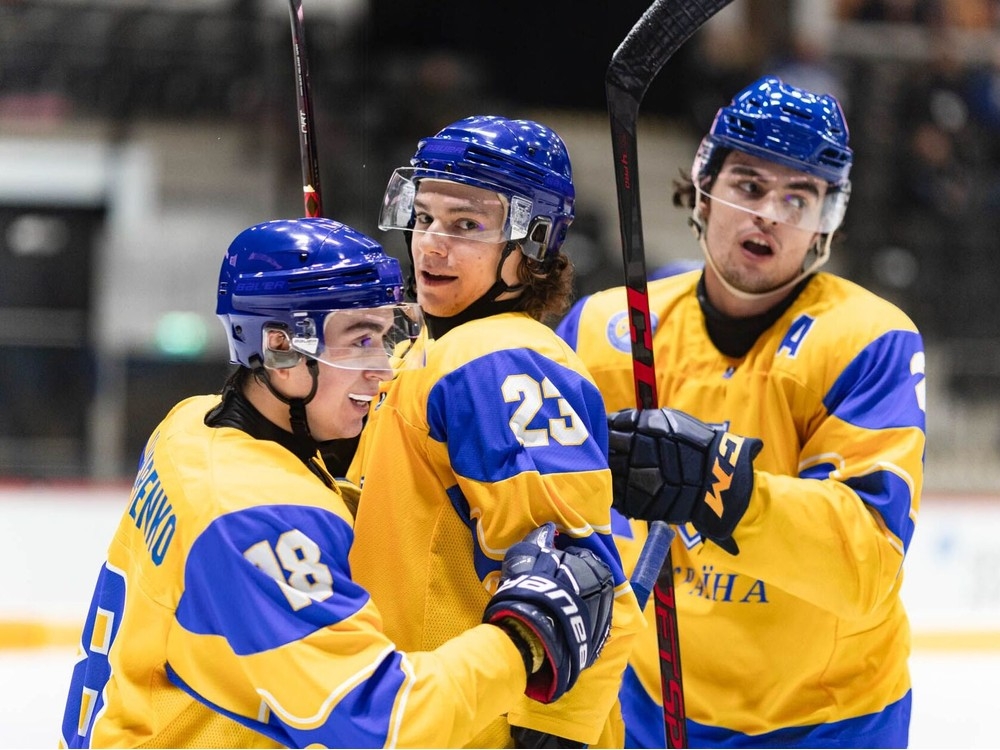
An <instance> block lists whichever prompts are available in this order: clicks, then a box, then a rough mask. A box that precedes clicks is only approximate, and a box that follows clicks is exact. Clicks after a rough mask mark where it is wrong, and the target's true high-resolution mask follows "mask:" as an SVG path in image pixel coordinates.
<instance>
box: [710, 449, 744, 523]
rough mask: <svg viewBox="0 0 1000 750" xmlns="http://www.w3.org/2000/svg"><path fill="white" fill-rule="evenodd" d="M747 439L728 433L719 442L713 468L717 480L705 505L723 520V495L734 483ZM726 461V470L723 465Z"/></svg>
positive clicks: (713, 474) (711, 487) (713, 483)
mask: <svg viewBox="0 0 1000 750" xmlns="http://www.w3.org/2000/svg"><path fill="white" fill-rule="evenodd" d="M745 442H746V438H744V437H740V436H739V435H733V434H732V433H730V432H726V433H724V434H723V435H722V439H721V440H720V441H719V455H718V456H716V459H715V466H713V467H712V476H713V477H715V480H714V481H713V482H712V485H711V486H710V487H709V488H708V493H707V494H706V495H705V504H706V505H708V507H709V508H711V509H712V510H714V511H715V515H717V516H718V517H719V518H722V512H723V505H722V493H723V492H726V491H728V490H729V487H730V485H732V483H733V472H734V471H735V470H736V462H737V461H739V460H740V451H741V450H742V449H743V444H744V443H745ZM723 460H725V464H726V465H725V468H723V466H722V463H723Z"/></svg>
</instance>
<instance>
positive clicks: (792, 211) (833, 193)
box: [691, 148, 850, 235]
mask: <svg viewBox="0 0 1000 750" xmlns="http://www.w3.org/2000/svg"><path fill="white" fill-rule="evenodd" d="M732 153H733V154H735V155H737V158H736V159H735V160H734V159H733V157H732V156H730V158H728V159H726V162H725V164H724V165H723V167H722V169H721V170H720V171H719V173H718V175H717V176H716V177H715V180H714V182H712V181H711V173H710V169H709V159H710V157H711V149H706V148H702V149H699V151H698V156H697V157H696V158H695V161H694V164H693V165H692V168H691V179H692V181H693V182H694V184H695V186H696V187H697V188H698V191H699V193H700V194H701V195H703V196H705V197H707V198H709V199H711V200H712V201H713V202H719V203H723V204H725V205H727V206H730V207H731V208H736V209H739V210H741V211H746V212H748V213H752V214H755V215H757V216H760V217H761V218H763V219H765V220H767V221H773V222H778V223H781V224H785V225H787V226H790V227H794V228H796V229H801V230H803V231H805V232H815V233H819V234H825V235H829V234H832V233H833V232H834V231H835V230H836V229H837V227H839V226H840V224H841V222H842V221H843V219H844V212H845V211H846V210H847V202H848V199H849V198H850V183H849V182H847V181H844V182H843V183H842V184H830V183H828V182H826V181H825V180H823V179H821V178H819V177H816V176H813V175H812V174H809V172H808V171H806V169H807V165H804V164H803V165H795V164H788V165H779V164H777V163H772V162H768V161H767V160H765V159H763V158H760V157H757V158H753V159H750V160H747V161H743V160H740V159H739V158H738V155H740V154H741V153H742V152H737V151H734V152H732ZM782 166H784V167H785V168H782ZM796 166H802V167H803V169H801V170H799V169H796ZM710 182H711V188H710V189H709V187H708V185H709V183H710Z"/></svg>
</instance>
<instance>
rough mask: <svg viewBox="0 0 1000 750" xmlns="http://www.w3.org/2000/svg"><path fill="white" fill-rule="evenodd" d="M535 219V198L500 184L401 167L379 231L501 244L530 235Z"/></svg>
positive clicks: (387, 193)
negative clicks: (519, 193)
mask: <svg viewBox="0 0 1000 750" xmlns="http://www.w3.org/2000/svg"><path fill="white" fill-rule="evenodd" d="M457 179H461V180H462V181H457ZM531 216H532V202H531V199H530V198H527V197H525V196H523V195H518V194H516V193H511V192H510V191H509V190H507V189H506V188H503V187H501V186H499V185H494V184H492V183H490V182H487V181H484V180H471V179H466V178H457V176H456V175H454V174H452V173H450V172H441V171H435V170H431V169H420V168H415V167H400V168H399V169H397V170H396V171H394V172H393V173H392V177H391V178H389V185H388V186H387V187H386V189H385V196H384V197H383V199H382V211H381V213H380V214H379V219H378V227H379V229H402V230H404V231H412V232H423V233H427V234H436V235H441V236H444V237H457V238H459V239H463V240H473V241H476V242H490V243H497V242H506V241H508V240H522V239H524V238H525V237H527V236H528V228H529V225H530V224H531Z"/></svg>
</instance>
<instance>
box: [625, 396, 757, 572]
mask: <svg viewBox="0 0 1000 750" xmlns="http://www.w3.org/2000/svg"><path fill="white" fill-rule="evenodd" d="M608 428H609V431H610V434H609V436H608V443H609V448H610V450H609V456H608V459H609V461H608V462H609V464H610V466H611V477H612V486H613V488H614V500H613V502H612V505H613V507H614V508H615V510H617V511H618V512H619V513H621V514H622V515H624V516H627V517H628V518H639V519H643V520H645V521H666V522H667V523H670V524H685V523H688V522H689V521H690V522H691V523H693V524H694V527H695V528H696V529H697V530H698V532H699V533H700V534H701V535H702V536H704V537H707V538H708V539H711V540H712V541H713V542H715V543H716V544H718V545H719V546H720V547H722V548H723V549H724V550H726V552H728V553H730V554H731V555H736V554H739V547H737V545H736V542H735V541H734V540H733V531H734V530H735V529H736V525H737V524H738V523H739V522H740V519H742V518H743V514H744V513H746V511H747V506H748V505H749V504H750V496H751V494H753V460H754V458H756V456H757V454H758V453H760V449H761V448H762V447H763V446H764V444H763V443H762V442H761V441H760V440H758V439H757V438H747V437H741V436H739V435H734V434H732V433H731V432H726V431H725V430H722V429H718V428H715V427H711V426H709V425H707V424H705V423H704V422H702V421H700V420H698V419H695V418H694V417H692V416H691V415H689V414H685V413H684V412H682V411H677V410H676V409H667V408H661V409H647V410H643V411H640V410H637V409H623V410H622V411H617V412H614V413H613V414H609V415H608Z"/></svg>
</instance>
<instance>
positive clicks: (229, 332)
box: [216, 219, 423, 370]
mask: <svg viewBox="0 0 1000 750" xmlns="http://www.w3.org/2000/svg"><path fill="white" fill-rule="evenodd" d="M216 314H217V315H218V316H219V319H220V320H221V321H222V323H223V325H224V326H225V329H226V336H227V338H228V340H229V358H230V361H231V362H232V363H234V364H241V365H244V366H246V367H255V366H259V365H261V364H263V365H265V366H267V367H273V368H279V369H280V368H287V367H293V366H295V365H296V364H297V363H298V362H299V361H300V359H301V357H302V356H306V357H309V358H311V359H315V360H317V361H319V362H322V363H324V364H328V365H332V366H335V367H341V368H347V369H378V370H387V369H392V370H397V369H401V368H403V367H408V366H413V365H416V366H419V364H422V357H421V356H417V355H414V356H411V357H409V358H407V354H411V353H412V351H413V350H414V348H413V345H414V344H415V343H416V342H417V341H418V339H420V338H421V336H422V330H423V318H422V315H421V313H420V309H419V308H418V307H417V305H416V304H414V303H405V302H403V276H402V271H401V269H400V265H399V261H397V260H396V259H395V258H392V257H390V256H389V255H386V253H385V252H384V251H383V249H382V246H381V245H379V243H377V242H376V241H375V240H373V239H371V238H370V237H368V236H366V235H364V234H362V233H361V232H358V231H356V230H354V229H352V228H351V227H348V226H346V225H344V224H340V223H338V222H335V221H331V220H330V219H296V220H278V221H269V222H265V223H263V224H257V225H255V226H252V227H250V228H248V229H245V230H244V231H242V232H240V234H238V235H237V236H236V238H235V239H234V240H233V241H232V243H231V244H230V246H229V249H228V250H227V251H226V255H225V258H224V259H223V261H222V267H221V269H220V271H219V286H218V299H217V304H216ZM275 331H277V332H280V333H283V338H284V340H285V341H284V343H285V345H284V346H283V347H275V346H273V345H271V344H269V333H271V332H275ZM418 348H419V349H420V350H422V347H418Z"/></svg>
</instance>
